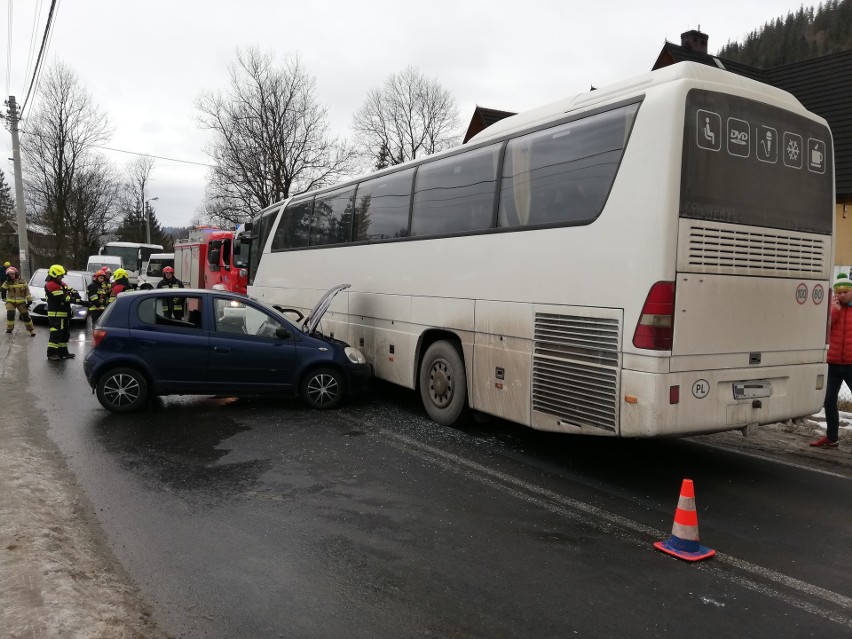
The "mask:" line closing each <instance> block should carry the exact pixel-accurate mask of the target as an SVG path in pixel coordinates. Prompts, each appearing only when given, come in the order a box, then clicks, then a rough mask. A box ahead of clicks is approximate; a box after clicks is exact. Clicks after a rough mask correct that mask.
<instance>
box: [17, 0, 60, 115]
mask: <svg viewBox="0 0 852 639" xmlns="http://www.w3.org/2000/svg"><path fill="white" fill-rule="evenodd" d="M57 1H58V0H51V2H50V11H49V12H48V14H47V24H46V25H45V27H44V35H43V36H42V38H41V48H40V49H39V51H38V58H36V63H35V69H34V70H33V79H32V81H30V88H29V89H27V95H26V97H25V98H24V104H23V106H22V107H21V117H23V115H24V109H26V108H27V101H28V100H29V99H30V96H31V95H32V91H33V85H34V84H35V81H36V76H37V75H39V73H40V71H41V63H42V60H43V56H44V52H45V49H46V48H47V37H48V35H49V34H50V26H51V24H52V23H53V11H54V9H55V8H56V3H57Z"/></svg>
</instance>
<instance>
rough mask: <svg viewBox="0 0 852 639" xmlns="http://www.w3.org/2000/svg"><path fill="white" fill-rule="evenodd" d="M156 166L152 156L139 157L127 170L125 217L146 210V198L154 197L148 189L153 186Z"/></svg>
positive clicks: (124, 200) (124, 197) (123, 201)
mask: <svg viewBox="0 0 852 639" xmlns="http://www.w3.org/2000/svg"><path fill="white" fill-rule="evenodd" d="M154 164H155V162H154V158H152V157H151V156H150V155H138V156H136V159H134V160H133V161H132V162H130V163H129V164H128V165H127V167H126V168H125V170H124V173H125V189H124V194H123V198H122V208H123V209H124V210H123V211H122V213H124V214H125V215H126V214H129V213H131V212H134V211H136V212H139V211H144V210H145V196H146V195H147V196H151V195H152V193H151V190H150V189H149V188H148V187H149V186H150V185H151V173H153V171H154ZM146 191H147V193H146Z"/></svg>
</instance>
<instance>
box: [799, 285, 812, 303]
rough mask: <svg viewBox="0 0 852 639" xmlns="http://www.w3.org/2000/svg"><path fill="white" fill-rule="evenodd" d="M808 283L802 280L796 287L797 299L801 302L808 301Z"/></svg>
mask: <svg viewBox="0 0 852 639" xmlns="http://www.w3.org/2000/svg"><path fill="white" fill-rule="evenodd" d="M808 297H809V296H808V285H807V284H805V283H804V282H802V283H801V284H799V285H798V286H797V287H796V301H797V302H798V303H799V304H804V303H805V302H807V301H808Z"/></svg>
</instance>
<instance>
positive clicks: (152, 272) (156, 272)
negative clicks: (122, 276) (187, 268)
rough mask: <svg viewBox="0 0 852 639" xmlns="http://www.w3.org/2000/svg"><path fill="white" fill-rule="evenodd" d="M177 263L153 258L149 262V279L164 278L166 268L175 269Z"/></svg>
mask: <svg viewBox="0 0 852 639" xmlns="http://www.w3.org/2000/svg"><path fill="white" fill-rule="evenodd" d="M174 265H175V261H174V260H169V259H165V258H163V259H160V258H153V257H152V258H151V260H150V261H149V262H148V277H162V276H163V269H164V268H165V267H166V266H171V267H172V268H174Z"/></svg>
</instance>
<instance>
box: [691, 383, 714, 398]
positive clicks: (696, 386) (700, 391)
mask: <svg viewBox="0 0 852 639" xmlns="http://www.w3.org/2000/svg"><path fill="white" fill-rule="evenodd" d="M709 394H710V382H708V381H707V380H706V379H699V380H697V381H695V382H693V383H692V396H693V397H695V399H704V398H705V397H707V395H709Z"/></svg>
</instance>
